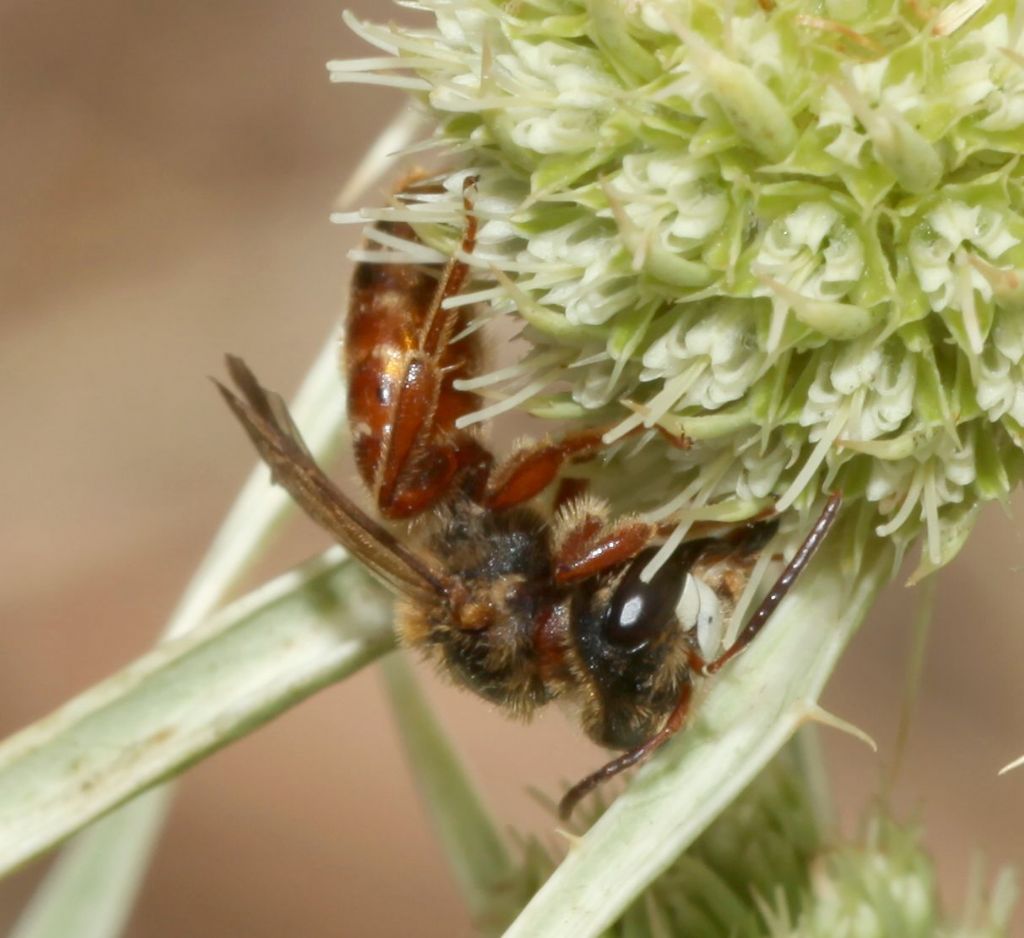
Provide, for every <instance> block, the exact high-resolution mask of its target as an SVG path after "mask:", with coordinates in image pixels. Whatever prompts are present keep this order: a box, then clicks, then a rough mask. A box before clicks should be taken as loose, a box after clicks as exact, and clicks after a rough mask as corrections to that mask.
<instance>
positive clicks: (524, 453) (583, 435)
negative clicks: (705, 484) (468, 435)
mask: <svg viewBox="0 0 1024 938" xmlns="http://www.w3.org/2000/svg"><path fill="white" fill-rule="evenodd" d="M607 432H608V428H607V427H596V428H594V429H593V430H580V431H578V432H576V433H569V434H566V435H565V436H563V437H562V438H561V439H559V440H546V441H544V442H541V443H536V444H534V445H532V446H525V447H523V448H522V449H519V450H517V451H515V452H514V453H512V455H510V456H509V457H508V458H507V459H505V461H504V462H502V463H500V464H499V465H498V466H497V467H496V468H495V469H494V471H493V472H492V473H491V478H490V480H489V481H488V483H487V491H486V492H485V494H484V504H485V505H486V506H487V507H488V508H494V509H502V508H511V507H512V506H514V505H521V504H523V502H528V501H529V500H530V499H531V498H533V497H534V496H535V495H539V494H540V493H541V492H543V491H544V489H546V488H547V487H548V486H549V485H550V484H551V483H552V482H554V481H555V479H556V478H557V477H558V474H559V472H561V471H562V469H563V468H564V467H565V465H566V464H567V463H569V462H582V461H584V460H587V459H593V458H594V457H595V456H596V455H597V454H598V453H600V452H601V450H603V449H605V448H606V447H607V444H606V443H605V442H604V439H603V438H604V435H605V433H607ZM634 432H643V428H642V427H639V428H637V430H636V431H634ZM670 439H671V440H672V442H673V445H674V446H677V447H679V448H680V449H686V448H687V447H689V445H690V441H689V439H687V438H686V437H670Z"/></svg>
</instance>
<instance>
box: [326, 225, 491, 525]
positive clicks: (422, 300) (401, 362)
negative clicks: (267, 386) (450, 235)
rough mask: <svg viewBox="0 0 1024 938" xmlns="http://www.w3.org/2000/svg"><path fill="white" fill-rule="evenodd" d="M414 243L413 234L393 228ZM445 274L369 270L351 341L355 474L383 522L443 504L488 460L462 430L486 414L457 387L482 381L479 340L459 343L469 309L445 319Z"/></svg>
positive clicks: (356, 285) (363, 267) (363, 276)
mask: <svg viewBox="0 0 1024 938" xmlns="http://www.w3.org/2000/svg"><path fill="white" fill-rule="evenodd" d="M382 227H383V228H384V229H385V230H386V231H388V233H389V234H392V235H394V236H396V237H399V238H403V239H405V240H409V241H415V240H416V236H415V234H414V232H413V230H412V228H411V227H409V226H408V225H405V224H385V225H383V226H382ZM441 271H442V267H441V266H440V265H434V266H423V265H413V264H372V263H361V264H359V265H358V266H357V267H356V271H355V275H354V277H353V283H352V294H351V306H350V309H349V313H348V318H347V320H346V331H345V372H346V375H347V378H348V412H349V424H350V427H351V431H352V440H353V448H354V455H355V460H356V465H357V466H358V467H359V472H360V474H361V475H362V477H363V480H364V481H365V483H366V485H367V486H368V487H369V488H370V491H371V492H372V493H373V495H374V497H375V499H376V501H377V504H378V507H379V509H380V511H381V513H382V514H383V515H385V516H386V517H389V518H407V517H410V516H412V515H416V514H419V513H421V512H423V511H425V510H426V509H428V508H430V507H432V506H433V505H434V504H436V503H437V502H438V501H439V500H440V499H441V498H442V497H443V496H444V495H445V494H446V493H447V490H448V488H449V486H450V484H451V482H452V479H453V478H454V477H455V475H456V474H457V473H458V472H459V471H460V470H461V469H465V468H467V466H470V465H472V464H474V462H479V461H480V460H482V459H486V455H485V454H484V453H483V451H482V449H481V448H480V445H479V443H478V442H477V439H476V436H475V434H474V433H472V432H470V431H464V430H457V429H456V428H455V421H456V420H457V419H458V418H459V417H461V416H463V415H465V414H468V413H471V412H472V411H474V410H476V409H478V408H479V406H480V399H479V398H478V397H477V395H475V394H470V393H467V392H464V391H458V390H456V389H455V387H454V383H455V381H456V380H458V379H459V378H465V377H470V376H472V375H473V374H475V372H476V367H477V361H478V358H479V349H478V343H477V341H476V338H475V337H474V336H465V337H463V338H460V339H458V340H457V341H451V338H452V337H453V336H458V335H459V333H461V332H462V331H463V329H464V328H465V326H466V324H467V322H468V320H469V316H470V308H469V307H463V308H461V309H459V310H440V311H439V310H437V309H436V303H437V293H438V283H439V277H440V275H441Z"/></svg>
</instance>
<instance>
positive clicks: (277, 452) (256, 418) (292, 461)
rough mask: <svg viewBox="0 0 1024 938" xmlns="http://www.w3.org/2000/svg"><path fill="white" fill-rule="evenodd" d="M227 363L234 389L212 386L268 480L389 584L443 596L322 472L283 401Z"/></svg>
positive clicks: (432, 576)
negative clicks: (264, 468)
mask: <svg viewBox="0 0 1024 938" xmlns="http://www.w3.org/2000/svg"><path fill="white" fill-rule="evenodd" d="M227 365H228V371H229V372H230V374H231V378H232V380H233V382H234V384H235V387H236V388H237V391H238V393H237V394H236V393H235V391H233V390H232V389H230V388H228V387H225V386H224V385H223V384H221V383H220V382H219V381H218V382H216V383H217V387H218V388H219V389H220V392H221V394H222V395H223V397H224V400H225V401H227V404H228V406H229V407H230V408H231V410H232V411H233V412H234V414H235V416H236V417H237V418H238V420H239V421H240V422H241V424H242V426H243V427H244V428H245V431H246V433H248V434H249V438H250V439H251V440H252V442H253V444H254V445H255V446H256V449H257V451H258V452H259V454H260V456H261V457H263V461H264V462H265V463H266V464H267V466H269V467H270V472H271V475H272V476H273V479H274V481H275V482H276V483H278V484H279V485H282V486H284V488H285V489H287V491H288V493H289V494H290V495H291V496H292V498H294V499H295V501H296V502H297V503H298V504H299V505H300V507H301V508H302V509H303V511H305V512H306V514H308V515H309V516H310V517H311V518H312V519H313V520H314V521H316V522H317V523H318V524H320V525H321V526H322V527H324V528H326V529H327V530H328V531H329V532H330V533H331V534H332V535H333V536H334V537H335V538H336V539H337V540H338V541H339V542H340V543H341V545H342V546H343V547H345V548H347V549H348V550H349V551H351V552H352V554H353V555H354V556H356V557H358V558H359V559H360V560H361V561H362V562H363V563H365V564H366V565H367V566H368V567H369V568H370V569H371V570H372V571H373V572H374V573H376V574H377V575H378V576H379V577H381V578H382V579H383V580H384V581H385V582H386V583H388V584H389V585H390V586H391V587H392V588H394V589H396V590H397V591H398V592H400V593H402V594H404V595H406V596H409V597H412V598H415V599H420V600H435V601H436V599H437V598H438V597H439V596H441V597H443V596H445V595H446V594H447V592H448V582H447V577H445V575H444V574H443V573H442V572H441V571H438V570H436V569H434V568H433V567H432V566H431V565H430V564H429V563H427V562H426V561H425V560H424V559H423V558H422V557H420V556H418V555H417V554H415V553H413V552H412V551H410V550H408V549H407V548H406V547H404V546H403V545H402V544H400V543H399V542H398V540H397V539H396V538H395V536H394V535H393V534H391V532H390V531H388V530H387V529H385V528H384V527H383V526H382V525H380V524H378V523H377V522H376V521H374V520H373V519H372V518H371V517H370V516H369V515H367V514H366V512H364V511H363V510H362V509H361V508H359V506H358V505H356V504H355V503H354V502H353V501H352V500H351V499H350V498H349V497H348V496H346V495H345V494H344V493H343V492H342V491H341V490H340V489H339V488H338V487H337V486H336V485H335V484H334V483H333V482H332V481H331V480H330V479H329V478H328V477H327V476H326V475H325V474H324V472H323V471H322V470H321V469H320V467H319V466H318V465H317V464H316V462H315V461H314V460H313V457H312V456H311V455H310V452H309V450H308V449H307V448H306V444H305V443H304V442H303V440H302V437H301V436H300V435H299V432H298V430H297V429H296V427H295V424H294V423H293V422H292V419H291V416H290V415H289V413H288V410H287V408H286V407H285V404H284V401H282V400H281V398H280V397H279V396H278V395H277V394H274V393H272V392H270V391H268V390H267V389H266V388H264V387H263V386H262V385H261V384H260V383H259V381H257V380H256V376H255V375H254V374H253V373H252V372H251V371H250V370H249V367H248V366H247V365H246V364H245V362H243V361H242V360H241V359H240V358H235V357H234V356H231V355H229V356H228V357H227Z"/></svg>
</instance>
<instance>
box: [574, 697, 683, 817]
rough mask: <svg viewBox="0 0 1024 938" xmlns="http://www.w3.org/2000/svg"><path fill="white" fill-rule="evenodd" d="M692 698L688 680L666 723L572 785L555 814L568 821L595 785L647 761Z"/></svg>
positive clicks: (678, 723)
mask: <svg viewBox="0 0 1024 938" xmlns="http://www.w3.org/2000/svg"><path fill="white" fill-rule="evenodd" d="M692 701H693V684H692V683H691V682H690V681H687V682H686V683H685V684H683V686H682V689H681V690H680V692H679V699H678V700H677V701H676V705H675V708H674V709H673V710H672V712H671V713H670V714H669V716H668V719H667V720H666V721H665V725H664V726H663V727H662V728H661V729H660V730H658V732H657V733H655V734H654V735H653V736H652V737H651V738H650V739H648V740H647V741H646V742H645V743H642V744H641V745H639V746H637V747H636V749H631V750H630V751H629V752H627V753H626V754H625V755H621V756H619V757H618V758H617V759H612V761H611V762H609V763H607V764H606V765H603V766H601V768H599V769H598V770H597V771H596V772H593V773H591V774H590V775H588V776H587V777H586V778H585V779H583V780H582V781H579V782H577V783H576V784H575V785H573V786H572V788H570V789H569V790H568V791H567V792H566V793H565V796H564V797H563V798H562V800H561V801H560V802H559V804H558V816H559V817H560V818H561V819H562V820H563V821H567V820H568V819H569V816H570V815H571V814H572V812H573V809H574V808H575V807H576V805H578V804H579V803H580V801H582V800H583V799H584V798H585V797H586V796H587V795H589V794H590V793H591V792H592V791H593V790H594V789H595V788H597V786H598V785H600V784H602V783H603V782H606V781H608V779H610V778H614V777H615V776H616V775H618V774H619V773H620V772H625V771H626V769H629V768H632V767H633V766H634V765H639V764H640V763H641V762H646V761H647V759H649V758H650V757H651V756H652V755H653V754H654V753H655V752H656V751H657V750H658V749H660V748H661V747H662V746H664V745H665V743H667V742H668V741H669V740H670V739H671V738H672V737H673V736H674V735H675V734H676V733H677V732H678V731H679V730H680V729H681V728H682V726H683V724H684V723H685V722H686V717H687V715H688V714H689V712H690V704H691V702H692Z"/></svg>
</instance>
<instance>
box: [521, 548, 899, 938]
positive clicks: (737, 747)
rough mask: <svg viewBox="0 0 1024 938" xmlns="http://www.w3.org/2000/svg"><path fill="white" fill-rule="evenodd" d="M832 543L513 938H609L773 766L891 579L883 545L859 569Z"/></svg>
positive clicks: (548, 886)
mask: <svg viewBox="0 0 1024 938" xmlns="http://www.w3.org/2000/svg"><path fill="white" fill-rule="evenodd" d="M844 549H845V545H843V544H842V543H841V542H839V541H838V539H833V542H832V543H829V544H827V545H826V546H825V547H824V548H823V549H822V552H821V555H820V556H819V557H818V558H816V560H815V561H814V562H813V563H812V565H811V567H810V569H809V570H808V571H807V573H806V574H805V575H804V577H803V579H802V580H801V582H800V584H799V585H798V587H797V589H796V590H795V591H794V592H793V593H792V594H791V596H790V597H789V599H788V600H787V601H786V602H785V603H783V605H782V606H781V607H780V608H779V610H778V611H777V612H776V614H775V615H774V616H773V618H772V622H771V624H770V626H769V627H768V628H767V629H766V630H765V633H764V634H763V635H761V636H760V637H759V638H758V640H757V641H756V642H755V643H754V644H753V645H752V646H751V648H750V650H749V651H748V652H747V653H746V654H745V655H744V656H743V657H741V658H739V659H737V661H736V662H735V663H734V664H732V665H730V667H729V668H727V669H726V670H724V671H723V672H722V674H721V675H719V676H718V677H717V678H716V679H715V680H714V681H713V682H711V687H710V690H709V692H708V694H707V697H706V699H705V700H704V701H703V702H702V704H701V706H700V707H699V710H698V713H697V716H696V718H695V720H694V721H693V724H692V725H691V726H690V727H689V728H688V729H687V731H686V732H684V733H682V734H680V736H679V737H678V738H677V739H675V740H673V742H672V743H670V744H669V745H668V746H667V747H666V749H665V751H664V752H663V753H661V754H660V756H659V757H658V758H656V759H655V760H654V761H653V762H652V763H651V764H650V765H648V766H646V767H645V768H644V769H642V770H641V771H640V772H639V773H638V774H637V776H636V778H635V779H633V781H632V783H631V784H630V786H629V788H628V789H627V790H626V792H625V793H624V794H623V795H622V796H621V797H619V798H618V799H617V800H616V802H615V803H614V804H613V805H612V806H611V808H609V810H608V811H607V812H606V813H605V814H604V815H603V816H602V817H601V818H600V820H598V821H597V823H596V824H595V825H594V826H593V828H591V830H590V831H589V832H588V833H587V834H586V836H585V837H583V838H582V840H580V841H579V843H577V844H575V845H574V847H573V849H572V850H571V851H570V853H569V855H568V856H567V857H566V859H565V860H564V861H563V863H562V864H561V866H560V867H559V868H558V869H557V870H556V871H555V873H554V874H553V875H552V876H551V878H550V879H549V880H548V881H547V882H546V883H545V884H544V886H543V887H542V888H541V889H540V891H539V892H538V893H537V894H536V895H535V896H534V898H533V900H532V901H531V902H530V903H529V905H528V906H527V907H526V908H525V909H524V910H523V912H522V913H521V914H520V916H519V918H518V919H516V921H515V922H514V923H513V925H512V926H511V928H509V930H508V931H507V932H506V938H563V936H565V935H572V936H573V938H591V936H596V935H599V934H601V932H603V931H604V930H605V929H606V928H608V927H609V926H610V925H611V924H612V923H613V922H615V920H616V919H618V917H619V916H621V915H622V914H623V912H624V911H625V909H626V908H627V907H628V906H629V904H630V903H631V902H632V901H633V900H634V899H635V898H636V897H637V896H638V895H640V893H641V892H643V891H644V889H645V888H646V887H647V886H648V885H649V884H650V883H651V882H652V881H653V880H654V879H655V878H656V877H657V876H658V875H659V874H660V873H662V872H663V871H664V870H665V869H666V868H667V867H668V866H669V865H670V864H671V863H672V861H673V860H674V859H675V858H676V857H678V856H679V854H680V853H682V851H683V850H685V849H686V848H687V847H688V846H689V845H690V844H691V843H692V842H693V840H694V839H695V838H696V837H697V836H698V835H699V834H700V833H701V832H702V831H703V830H704V829H705V828H706V827H707V826H708V824H710V823H711V821H712V820H714V818H715V817H717V816H718V814H719V813H720V812H721V811H722V810H723V809H724V808H725V807H726V806H727V805H728V804H729V803H730V802H731V801H732V800H733V798H735V797H736V795H737V794H738V793H739V792H740V791H742V790H743V788H744V787H746V785H747V784H748V783H749V782H750V781H751V779H753V777H754V776H755V775H756V774H757V773H758V772H759V771H760V770H761V769H762V768H763V767H764V766H765V765H766V764H767V762H768V761H769V760H770V759H771V758H772V756H773V755H775V753H776V752H778V751H779V749H781V748H782V746H783V744H784V743H785V742H786V740H788V739H789V738H790V736H792V735H793V733H794V732H795V731H796V730H797V728H798V727H799V726H800V725H801V724H802V723H804V722H806V721H807V720H808V719H810V718H812V717H813V713H814V708H815V701H816V700H817V697H818V695H819V693H820V692H821V690H822V688H823V686H824V684H825V681H826V679H827V678H828V675H829V674H830V673H831V671H832V669H833V667H834V666H835V663H836V660H837V659H838V656H839V654H840V652H841V651H842V649H843V647H844V646H845V645H846V643H847V641H848V640H849V638H850V636H851V635H852V634H853V632H854V631H855V630H856V628H857V626H858V625H859V624H860V622H861V621H862V620H863V618H864V617H865V615H866V614H867V612H868V610H869V608H870V607H871V604H872V602H873V600H874V598H875V596H876V595H877V593H878V591H879V590H880V589H881V588H882V586H883V585H884V584H885V583H886V582H887V580H888V577H889V573H890V570H891V563H892V558H891V554H890V552H889V550H887V549H884V548H877V549H876V552H875V554H874V556H873V557H872V558H871V559H870V560H869V561H868V562H867V563H866V564H865V565H864V567H863V568H862V569H860V570H857V571H851V570H850V569H848V567H847V566H846V565H845V564H844V563H843V557H844Z"/></svg>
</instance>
